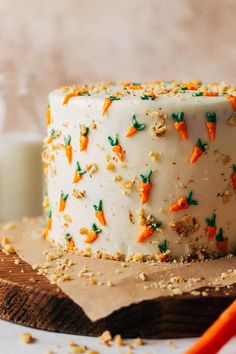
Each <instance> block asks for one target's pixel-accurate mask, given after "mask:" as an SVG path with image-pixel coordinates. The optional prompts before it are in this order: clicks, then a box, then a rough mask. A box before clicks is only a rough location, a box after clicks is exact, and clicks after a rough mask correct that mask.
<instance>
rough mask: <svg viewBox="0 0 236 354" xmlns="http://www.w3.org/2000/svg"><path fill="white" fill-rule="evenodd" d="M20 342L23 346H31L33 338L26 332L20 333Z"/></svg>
mask: <svg viewBox="0 0 236 354" xmlns="http://www.w3.org/2000/svg"><path fill="white" fill-rule="evenodd" d="M20 339H21V342H22V343H24V344H32V343H34V342H35V339H34V338H33V336H32V334H30V333H28V332H26V333H22V335H21V337H20Z"/></svg>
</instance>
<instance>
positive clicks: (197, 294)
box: [190, 290, 201, 296]
mask: <svg viewBox="0 0 236 354" xmlns="http://www.w3.org/2000/svg"><path fill="white" fill-rule="evenodd" d="M190 294H191V295H193V296H200V295H201V292H200V291H197V290H193V291H191V292H190Z"/></svg>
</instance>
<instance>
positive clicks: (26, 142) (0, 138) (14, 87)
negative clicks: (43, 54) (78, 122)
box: [0, 74, 43, 222]
mask: <svg viewBox="0 0 236 354" xmlns="http://www.w3.org/2000/svg"><path fill="white" fill-rule="evenodd" d="M29 88H30V87H29V78H28V77H23V78H22V77H17V78H13V77H10V79H9V76H6V75H4V74H0V222H1V221H10V220H16V219H19V218H22V217H25V216H26V217H27V216H28V217H32V216H37V215H41V214H42V198H43V173H42V163H41V153H42V146H43V143H42V140H43V138H42V136H43V131H42V128H41V121H40V120H39V118H38V117H37V114H36V113H35V112H36V111H37V110H36V109H35V107H34V98H33V97H32V92H31V91H30V90H29Z"/></svg>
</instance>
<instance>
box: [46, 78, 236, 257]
mask: <svg viewBox="0 0 236 354" xmlns="http://www.w3.org/2000/svg"><path fill="white" fill-rule="evenodd" d="M234 95H236V91H235V88H234V87H233V86H231V87H230V86H227V85H210V86H202V85H200V84H199V83H178V82H172V83H164V82H156V83H149V84H146V85H144V84H133V83H123V84H121V85H119V86H117V85H113V84H105V85H102V84H100V85H91V86H84V87H78V86H73V87H65V88H62V89H60V90H56V91H54V92H53V93H52V94H51V95H50V96H49V106H50V108H49V109H48V112H47V113H48V114H47V120H48V122H47V123H48V137H47V138H46V140H45V152H44V160H45V172H46V174H47V187H48V194H47V197H46V199H45V207H47V208H48V227H47V229H46V232H45V235H46V236H48V237H49V238H50V239H53V240H54V241H55V242H56V243H61V244H62V245H65V246H66V247H67V248H68V249H75V248H77V249H78V250H83V251H85V252H90V250H91V252H92V253H93V254H95V253H96V252H97V253H99V255H102V254H111V255H116V257H118V254H121V255H124V256H126V257H128V258H131V259H133V258H137V259H142V258H143V255H149V256H152V257H154V258H157V259H160V260H168V259H171V258H176V259H181V258H188V257H191V256H194V255H195V254H198V255H200V256H204V255H205V254H209V255H213V256H216V255H218V254H226V253H228V252H234V250H235V247H236V218H235V210H236V193H235V175H234V173H236V171H235V170H234V169H235V167H234V165H235V163H236V139H235V137H236V134H235V132H236V127H235V113H234V111H235V109H236V107H235V100H234Z"/></svg>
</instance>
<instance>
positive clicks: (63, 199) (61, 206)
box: [59, 192, 69, 211]
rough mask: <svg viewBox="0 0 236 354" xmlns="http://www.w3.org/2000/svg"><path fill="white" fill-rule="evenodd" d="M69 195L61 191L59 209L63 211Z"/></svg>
mask: <svg viewBox="0 0 236 354" xmlns="http://www.w3.org/2000/svg"><path fill="white" fill-rule="evenodd" d="M68 197H69V194H65V193H63V192H61V197H60V204H59V211H64V210H65V208H66V201H67V199H68Z"/></svg>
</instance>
